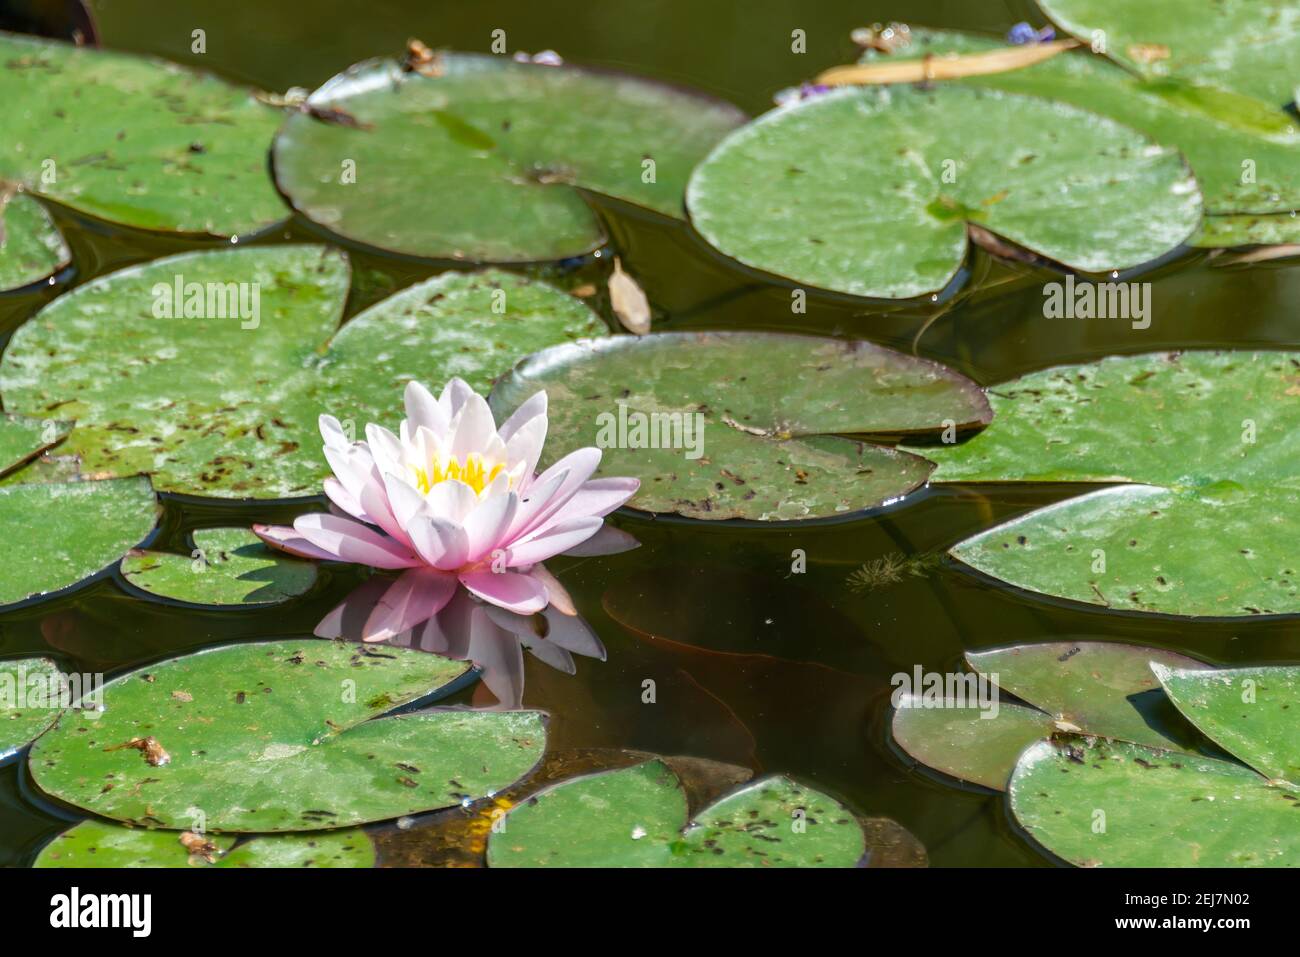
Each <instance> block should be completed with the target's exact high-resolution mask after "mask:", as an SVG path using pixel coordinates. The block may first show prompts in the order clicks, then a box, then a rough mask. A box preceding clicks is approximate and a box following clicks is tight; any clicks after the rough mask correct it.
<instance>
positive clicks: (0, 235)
mask: <svg viewBox="0 0 1300 957" xmlns="http://www.w3.org/2000/svg"><path fill="white" fill-rule="evenodd" d="M70 262H72V251H71V250H69V249H68V244H67V242H66V241H65V240H64V238H63V234H62V233H60V232H59V228H58V227H57V226H55V225H54V220H52V219H51V218H50V214H49V213H47V212H46V211H45V207H44V206H42V205H41V204H40V203H38V202H37V201H36V200H34V199H32V198H31V197H30V196H28V195H26V194H25V193H19V194H18V195H16V196H12V197H10V198H9V199H8V200H7V201H5V199H4V197H3V196H2V195H0V292H8V291H9V290H11V289H21V288H22V287H23V286H30V285H31V284H32V283H37V282H40V281H41V280H42V279H48V278H49V277H50V276H53V275H54V274H55V273H56V272H58V271H59V270H60V269H63V268H64V267H65V266H67V265H68V264H69V263H70Z"/></svg>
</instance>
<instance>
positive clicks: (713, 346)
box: [491, 332, 988, 521]
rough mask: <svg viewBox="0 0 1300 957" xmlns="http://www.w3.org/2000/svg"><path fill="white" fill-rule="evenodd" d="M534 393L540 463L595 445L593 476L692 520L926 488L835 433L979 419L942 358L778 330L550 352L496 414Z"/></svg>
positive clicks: (981, 404)
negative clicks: (541, 413)
mask: <svg viewBox="0 0 1300 957" xmlns="http://www.w3.org/2000/svg"><path fill="white" fill-rule="evenodd" d="M539 389H545V390H546V392H547V394H548V396H549V399H550V412H549V415H550V422H549V429H550V431H549V436H550V437H549V439H548V441H547V443H546V445H547V454H549V455H550V456H552V457H555V456H556V455H558V454H559V453H561V452H563V451H564V450H567V449H572V448H576V447H578V446H589V445H595V446H599V447H600V448H602V449H604V450H605V455H604V459H603V460H602V463H601V474H608V475H631V476H635V477H636V478H639V479H640V480H641V490H640V491H639V492H638V493H637V495H636V497H635V498H633V499H632V502H631V504H632V506H633V507H636V508H641V509H645V510H647V511H653V512H676V513H678V514H681V515H687V516H690V517H692V518H712V519H723V518H751V519H759V520H764V521H772V520H784V519H804V518H820V517H826V516H833V515H841V514H845V513H847V512H851V511H856V510H860V509H865V508H871V507H873V506H875V505H879V504H881V503H883V502H887V501H891V500H893V499H896V498H898V497H899V496H901V495H904V494H905V493H907V492H909V491H911V490H912V489H914V488H916V487H917V486H919V485H921V484H922V483H923V482H924V481H925V479H926V476H927V475H928V474H929V471H930V463H929V462H928V461H926V460H925V459H923V458H920V457H919V456H915V455H909V454H905V453H900V452H897V451H895V450H893V449H889V448H882V447H880V446H875V445H871V444H869V443H866V442H861V441H853V440H850V439H845V438H838V437H834V436H833V435H831V434H830V433H834V434H871V435H895V436H897V435H904V434H907V435H913V434H915V435H924V434H935V435H937V434H939V433H941V432H942V430H944V429H945V428H947V427H951V428H953V429H967V428H971V427H974V426H978V425H982V424H983V423H985V422H987V421H988V411H987V408H986V405H985V400H984V397H983V395H982V394H981V392H980V390H979V389H978V388H977V387H976V386H975V384H974V383H972V382H970V381H969V380H968V379H966V378H964V377H963V376H961V375H959V374H957V373H956V372H953V371H952V370H950V369H947V368H945V367H943V366H941V365H938V364H936V363H933V362H929V361H927V360H924V359H916V358H912V357H910V356H904V355H902V354H901V353H897V352H894V351H892V350H890V349H885V348H882V347H880V346H876V345H873V344H872V343H869V342H862V341H845V340H836V339H822V338H815V337H809V336H790V335H779V334H773V333H757V332H700V333H661V334H655V335H649V336H644V337H640V338H637V337H632V336H615V337H611V338H609V339H603V340H599V341H596V342H584V343H578V344H573V345H565V346H559V347H556V348H554V349H549V350H546V351H545V352H541V353H538V354H537V355H534V356H530V357H529V358H528V359H526V360H524V361H523V362H521V363H520V364H519V365H517V366H516V367H515V368H514V369H513V370H512V371H511V372H510V373H509V374H508V375H506V376H504V377H502V379H501V380H500V381H499V382H498V383H497V386H496V388H494V389H493V392H492V396H491V403H492V405H493V408H494V410H495V411H496V413H497V415H498V418H499V417H500V416H502V415H504V414H505V413H507V412H508V411H509V410H511V409H514V408H515V407H517V406H518V405H519V404H520V403H521V402H523V401H524V400H525V399H527V398H528V397H529V396H530V395H532V394H533V393H535V392H536V391H538V390H539ZM652 415H653V416H658V417H657V418H653V419H652V418H651V416H652ZM652 428H653V432H652V431H651V429H652ZM655 446H658V447H655ZM547 461H548V460H547V459H546V458H545V457H544V459H543V464H547Z"/></svg>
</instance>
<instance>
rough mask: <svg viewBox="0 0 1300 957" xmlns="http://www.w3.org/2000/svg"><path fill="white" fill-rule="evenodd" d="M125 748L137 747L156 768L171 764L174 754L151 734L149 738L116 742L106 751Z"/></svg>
mask: <svg viewBox="0 0 1300 957" xmlns="http://www.w3.org/2000/svg"><path fill="white" fill-rule="evenodd" d="M123 748H135V749H136V750H137V751H139V752H140V753H141V754H143V755H144V759H145V760H146V761H148V762H149V763H150V764H151V765H153V766H154V767H155V768H159V767H162V766H163V765H164V764H170V763H171V759H172V756H171V755H170V754H168V753H167V752H166V751H165V750H164V749H163V746H162V745H161V744H160V743H159V742H158V739H157V738H155V737H153V736H152V735H150V736H149V737H147V738H132V739H131V740H130V741H125V742H123V743H122V744H115V745H113V746H112V747H108V748H105V749H104V750H105V751H120V750H122V749H123Z"/></svg>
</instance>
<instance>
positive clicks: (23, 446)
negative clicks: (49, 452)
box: [0, 413, 72, 475]
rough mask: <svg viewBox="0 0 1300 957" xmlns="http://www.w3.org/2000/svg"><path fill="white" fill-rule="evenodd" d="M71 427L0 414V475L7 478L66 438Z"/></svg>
mask: <svg viewBox="0 0 1300 957" xmlns="http://www.w3.org/2000/svg"><path fill="white" fill-rule="evenodd" d="M71 427H72V423H70V422H60V421H57V420H55V419H45V420H43V421H42V420H40V419H29V418H26V417H24V416H21V415H9V414H7V413H0V475H9V474H10V473H12V472H13V471H14V470H15V469H18V468H19V467H21V466H23V465H25V464H27V463H28V462H30V461H31V460H32V459H34V458H36V456H38V455H40V454H41V453H42V452H44V451H45V450H46V449H49V448H53V447H54V446H56V445H58V444H59V443H60V442H62V441H63V440H64V439H66V438H67V437H68V431H69V430H70V429H71Z"/></svg>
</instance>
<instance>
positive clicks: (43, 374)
mask: <svg viewBox="0 0 1300 957" xmlns="http://www.w3.org/2000/svg"><path fill="white" fill-rule="evenodd" d="M178 288H179V290H180V291H179V292H177V291H176V290H177V289H178ZM347 291H348V266H347V259H346V257H344V255H343V254H342V253H340V252H338V251H335V250H330V249H327V248H325V247H322V246H267V247H261V248H245V249H231V250H222V251H220V252H200V253H186V254H183V255H180V256H172V257H169V258H166V259H160V260H156V261H154V262H151V263H148V264H145V265H142V266H133V267H131V268H129V269H125V270H122V271H121V272H116V273H112V274H110V275H108V276H105V277H103V278H100V279H96V280H94V281H93V282H89V283H87V284H85V285H84V286H80V287H79V288H77V289H76V290H74V291H73V292H71V293H69V294H67V295H65V296H61V297H59V298H58V299H56V300H54V301H53V302H52V303H50V305H48V306H46V307H45V308H44V309H43V310H41V311H40V312H39V313H37V315H36V316H35V317H33V318H32V319H31V320H30V321H29V322H27V323H26V324H25V325H23V326H22V327H21V328H20V329H19V330H18V331H17V332H16V333H15V334H14V337H13V339H12V340H11V341H10V343H9V347H8V348H7V349H6V350H5V353H4V358H3V360H2V361H0V391H2V392H3V395H4V400H5V404H6V407H7V408H9V409H10V410H13V411H24V412H27V413H28V414H31V415H37V416H45V415H49V414H51V413H52V412H55V411H57V413H58V414H59V415H60V416H67V417H69V418H75V419H76V420H77V427H76V429H75V430H74V431H73V433H72V435H71V437H70V438H69V439H68V441H67V442H66V443H65V445H64V451H66V452H68V453H71V454H77V455H79V456H80V457H81V460H82V466H83V468H85V469H86V470H87V471H88V472H91V473H92V474H109V475H130V474H135V473H139V472H145V473H149V474H152V475H153V477H154V483H155V485H156V486H157V487H158V488H159V489H162V490H166V491H170V492H182V493H187V494H195V495H204V494H208V495H219V496H226V497H235V498H277V497H288V496H301V495H314V494H319V492H320V483H321V480H322V479H323V478H324V477H325V476H326V475H328V474H329V473H328V468H327V466H326V463H325V461H324V459H323V458H322V457H321V454H320V436H319V433H318V432H317V419H318V417H319V415H320V414H321V413H323V412H329V413H332V414H334V415H335V416H337V417H338V418H339V419H341V420H344V421H349V422H351V423H352V424H353V427H354V428H355V430H356V432H357V434H358V435H360V434H361V431H362V429H363V428H364V426H365V424H366V423H367V422H376V421H377V422H389V423H390V424H391V423H392V422H393V421H394V419H395V418H396V417H397V415H398V413H399V411H400V408H401V395H402V388H403V387H404V386H405V384H406V382H407V381H408V380H411V379H418V380H420V381H422V382H425V383H427V384H430V385H433V386H438V385H441V384H442V383H443V382H445V381H446V380H448V379H450V378H451V377H452V376H461V377H463V378H465V379H466V380H467V381H468V382H469V383H470V385H472V386H473V387H475V388H476V389H479V390H482V391H486V388H487V386H488V385H489V384H490V382H491V381H492V379H493V377H495V376H496V375H498V374H500V373H501V372H504V371H505V370H506V369H507V368H509V365H510V363H511V362H512V361H513V360H514V359H516V358H517V357H519V356H521V355H526V354H528V353H529V352H533V351H536V350H538V349H542V348H544V347H546V346H549V345H554V344H556V343H561V342H566V341H568V340H570V339H576V338H579V337H581V336H591V335H600V334H603V333H604V332H605V331H606V329H605V326H604V325H603V323H601V321H600V320H599V319H598V318H597V317H596V315H595V314H594V313H592V312H591V310H589V309H588V308H587V307H586V306H585V305H583V304H582V303H581V302H580V301H578V300H577V299H574V298H573V297H572V296H568V295H565V294H564V293H562V292H560V291H558V290H557V289H554V288H552V287H551V286H547V285H544V284H542V283H538V282H532V281H530V280H528V279H524V278H523V277H520V276H515V275H511V274H509V273H504V272H495V271H486V272H477V273H444V274H443V275H441V276H437V277H435V278H433V279H430V280H427V281H425V282H422V283H417V284H416V285H414V286H412V287H410V288H409V289H404V290H403V291H401V292H399V293H397V294H396V295H394V296H392V297H390V298H388V299H386V300H384V301H383V302H380V303H378V304H377V305H375V306H372V307H371V308H369V309H367V310H365V311H364V312H362V313H361V314H360V315H358V316H356V317H354V318H353V319H351V320H350V321H349V322H348V323H347V325H346V326H344V327H343V328H342V329H341V330H338V331H337V332H336V327H337V325H338V322H339V320H340V317H341V315H342V312H343V304H344V300H345V299H346V297H347ZM191 292H194V293H195V294H196V295H198V296H199V298H200V300H201V301H200V302H196V303H195V308H196V311H197V312H198V313H199V315H198V316H195V315H194V314H193V313H192V312H185V311H184V309H185V306H186V305H187V304H189V303H190V302H192V301H194V300H192V298H191ZM254 294H256V297H257V298H256V299H255V300H254V298H253V296H254ZM210 297H215V298H211V302H212V305H209V304H208V302H209V301H210ZM241 297H242V298H241ZM168 302H170V303H171V306H172V309H171V312H170V313H167V308H166V305H167V303H168ZM254 302H256V303H257V306H256V308H255V309H254V308H253V303H254ZM222 306H224V307H225V308H224V311H223V309H222V308H221V307H222ZM244 306H247V307H248V308H243V307H244ZM158 312H163V313H164V314H170V315H172V316H174V318H160V317H159V316H158V315H157V313H158ZM331 335H333V338H332V339H330V338H329V337H330V336H331ZM327 340H328V344H327V345H323V344H324V343H326V342H327Z"/></svg>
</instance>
